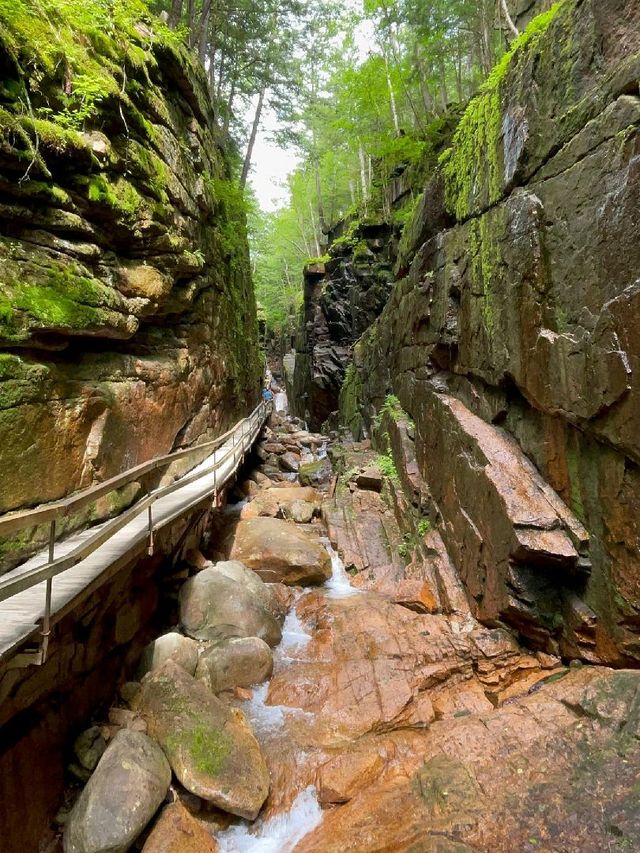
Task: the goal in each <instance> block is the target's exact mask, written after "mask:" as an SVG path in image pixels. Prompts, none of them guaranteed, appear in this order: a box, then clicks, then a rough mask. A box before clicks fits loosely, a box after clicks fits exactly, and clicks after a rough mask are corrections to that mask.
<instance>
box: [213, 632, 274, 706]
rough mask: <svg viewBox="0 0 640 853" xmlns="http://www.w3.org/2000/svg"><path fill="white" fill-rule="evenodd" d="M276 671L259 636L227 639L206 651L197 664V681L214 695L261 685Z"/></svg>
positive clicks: (267, 647)
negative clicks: (203, 684)
mask: <svg viewBox="0 0 640 853" xmlns="http://www.w3.org/2000/svg"><path fill="white" fill-rule="evenodd" d="M272 672H273V654H272V653H271V649H270V648H269V646H268V645H267V644H266V643H265V642H264V640H261V639H260V638H259V637H241V638H240V639H237V640H227V641H226V642H224V643H220V644H219V645H215V646H212V647H211V648H209V649H207V650H206V651H205V652H204V653H203V654H202V655H201V656H200V660H199V661H198V668H197V669H196V678H199V679H201V680H202V681H204V683H205V684H206V685H207V687H208V688H209V689H210V690H211V691H212V692H213V693H221V692H222V691H223V690H233V688H234V687H252V686H253V685H254V684H261V683H262V682H263V681H266V680H267V678H269V677H270V676H271V673H272Z"/></svg>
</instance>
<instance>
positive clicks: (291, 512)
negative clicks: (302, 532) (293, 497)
mask: <svg viewBox="0 0 640 853" xmlns="http://www.w3.org/2000/svg"><path fill="white" fill-rule="evenodd" d="M283 513H284V515H285V517H286V518H290V519H291V521H295V522H296V524H309V523H310V522H311V521H312V520H313V516H314V515H315V507H314V505H313V504H310V503H307V501H292V502H291V503H290V504H287V506H286V509H284V508H283Z"/></svg>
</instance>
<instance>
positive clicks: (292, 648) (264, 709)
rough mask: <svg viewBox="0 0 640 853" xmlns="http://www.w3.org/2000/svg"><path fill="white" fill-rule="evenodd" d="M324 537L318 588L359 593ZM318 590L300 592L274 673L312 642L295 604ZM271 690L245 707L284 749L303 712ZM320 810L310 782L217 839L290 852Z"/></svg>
mask: <svg viewBox="0 0 640 853" xmlns="http://www.w3.org/2000/svg"><path fill="white" fill-rule="evenodd" d="M320 541H321V542H322V544H323V545H324V547H325V548H326V549H327V551H328V552H329V554H330V556H331V567H332V575H331V577H330V578H329V580H327V581H326V583H324V584H323V586H322V587H320V590H319V592H320V593H321V594H323V595H325V596H326V597H327V598H347V597H350V596H353V595H359V594H360V592H359V590H356V589H354V588H353V587H352V586H351V582H350V580H349V575H348V574H347V572H346V571H345V568H344V564H343V562H342V560H341V559H340V555H339V554H338V553H337V552H336V551H335V549H334V548H333V547H332V546H331V543H330V542H329V540H328V539H326V538H322V539H321V540H320ZM317 594H318V590H308V591H304V592H300V593H299V594H298V595H297V596H296V599H295V601H294V603H293V605H292V607H291V609H290V610H289V613H288V615H287V617H286V619H285V621H284V625H283V627H282V641H281V642H280V644H279V645H278V646H277V648H276V649H274V670H273V675H274V676H275V675H278V674H279V673H280V672H282V671H283V670H285V669H286V668H287V666H289V665H290V664H291V663H293V662H294V661H296V660H297V652H298V651H299V650H300V649H301V648H303V647H304V646H306V645H307V643H308V642H309V641H310V639H311V635H310V634H309V633H308V631H307V630H306V629H305V627H304V625H303V624H302V622H301V620H300V618H299V616H298V613H297V606H298V604H299V603H300V602H301V601H302V600H303V599H304V598H305V597H306V596H308V595H317ZM268 692H269V682H265V683H264V684H261V685H259V686H258V687H256V688H255V689H254V692H253V697H252V698H251V699H250V700H249V701H247V702H245V703H243V705H242V706H241V707H242V710H243V711H244V713H245V714H246V716H247V718H248V719H249V721H250V722H251V725H252V727H253V730H254V732H255V735H256V737H257V738H258V740H259V741H260V743H261V745H263V746H264V745H265V744H266V742H268V741H273V740H282V748H286V747H287V740H288V738H287V732H286V727H285V719H286V717H287V715H300V714H303V713H304V712H303V711H300V710H298V709H294V708H287V707H286V706H284V705H270V704H268V702H267V695H268ZM322 815H323V811H322V809H321V807H320V804H319V803H318V798H317V793H316V789H315V787H314V786H313V785H309V786H308V787H307V788H305V789H304V790H302V791H301V792H300V793H299V794H298V795H297V796H296V798H295V800H294V802H293V804H292V805H291V808H290V809H289V810H288V811H286V812H284V813H280V814H277V815H275V816H273V817H271V818H266V819H264V818H261V819H258V820H257V821H256V822H255V823H253V824H251V823H248V822H244V823H241V824H238V825H234V826H231V827H229V829H227V830H226V831H224V832H222V833H219V834H217V836H216V840H217V841H218V843H219V845H220V850H221V851H222V853H290V851H292V850H293V849H294V847H295V845H296V844H297V843H298V842H299V841H300V840H301V839H302V838H304V836H305V835H307V834H308V833H309V832H311V830H313V829H315V827H316V826H318V825H319V824H320V821H321V820H322Z"/></svg>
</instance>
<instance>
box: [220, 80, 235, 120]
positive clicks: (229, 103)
mask: <svg viewBox="0 0 640 853" xmlns="http://www.w3.org/2000/svg"><path fill="white" fill-rule="evenodd" d="M236 84H237V81H236V79H235V77H234V78H233V80H232V81H231V88H230V89H229V97H228V98H227V105H226V108H225V114H224V125H223V127H224V130H225V133H226V132H227V131H228V130H229V123H230V122H231V116H232V114H233V100H234V98H235V96H236Z"/></svg>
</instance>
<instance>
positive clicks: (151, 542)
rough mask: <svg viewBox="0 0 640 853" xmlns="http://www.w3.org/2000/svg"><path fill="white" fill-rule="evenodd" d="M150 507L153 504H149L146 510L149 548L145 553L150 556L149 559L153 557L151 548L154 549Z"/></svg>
mask: <svg viewBox="0 0 640 853" xmlns="http://www.w3.org/2000/svg"><path fill="white" fill-rule="evenodd" d="M152 507H153V504H149V509H148V524H149V548H148V549H147V553H148V554H149V556H150V557H153V548H154V542H153V511H152Z"/></svg>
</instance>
